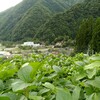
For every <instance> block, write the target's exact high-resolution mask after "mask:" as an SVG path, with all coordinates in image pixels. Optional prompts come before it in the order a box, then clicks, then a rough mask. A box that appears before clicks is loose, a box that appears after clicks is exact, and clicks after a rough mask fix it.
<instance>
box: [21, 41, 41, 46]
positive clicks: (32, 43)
mask: <svg viewBox="0 0 100 100" xmlns="http://www.w3.org/2000/svg"><path fill="white" fill-rule="evenodd" d="M22 46H30V47H39V46H40V44H35V43H34V42H24V43H23V44H22Z"/></svg>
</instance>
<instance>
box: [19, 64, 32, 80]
mask: <svg viewBox="0 0 100 100" xmlns="http://www.w3.org/2000/svg"><path fill="white" fill-rule="evenodd" d="M32 70H33V68H32V67H31V66H29V65H26V66H24V67H22V68H21V69H20V70H19V71H18V77H19V78H20V79H21V80H23V81H25V82H32V81H33V79H32V78H31V73H32Z"/></svg>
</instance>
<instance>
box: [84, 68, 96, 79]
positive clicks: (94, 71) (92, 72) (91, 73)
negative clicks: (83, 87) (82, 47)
mask: <svg viewBox="0 0 100 100" xmlns="http://www.w3.org/2000/svg"><path fill="white" fill-rule="evenodd" d="M86 72H87V76H88V78H90V79H91V78H92V77H93V76H94V75H96V68H94V69H88V70H86Z"/></svg>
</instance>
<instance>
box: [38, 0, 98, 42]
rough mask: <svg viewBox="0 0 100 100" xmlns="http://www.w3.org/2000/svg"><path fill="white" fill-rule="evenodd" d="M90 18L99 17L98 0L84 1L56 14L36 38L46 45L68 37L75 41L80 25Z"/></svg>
mask: <svg viewBox="0 0 100 100" xmlns="http://www.w3.org/2000/svg"><path fill="white" fill-rule="evenodd" d="M90 16H92V17H93V18H97V17H99V16H100V0H86V1H85V2H84V3H80V4H76V5H75V6H73V7H72V8H71V9H70V10H68V11H66V12H64V13H61V14H57V15H56V16H54V17H53V18H52V19H51V20H49V21H48V22H46V23H45V24H44V25H43V26H42V27H41V28H40V30H39V31H38V33H37V35H36V37H37V38H39V39H41V41H47V42H48V43H53V42H55V41H56V40H57V38H58V40H59V38H60V39H61V38H62V39H64V38H68V36H69V37H70V38H71V39H75V37H76V34H77V31H78V29H79V26H80V23H81V22H82V20H84V19H85V18H88V17H90ZM66 36H67V37H66ZM65 40H66V39H65Z"/></svg>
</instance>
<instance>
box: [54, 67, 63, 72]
mask: <svg viewBox="0 0 100 100" xmlns="http://www.w3.org/2000/svg"><path fill="white" fill-rule="evenodd" d="M53 70H54V71H55V72H56V73H59V72H60V71H61V68H60V67H59V66H53Z"/></svg>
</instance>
